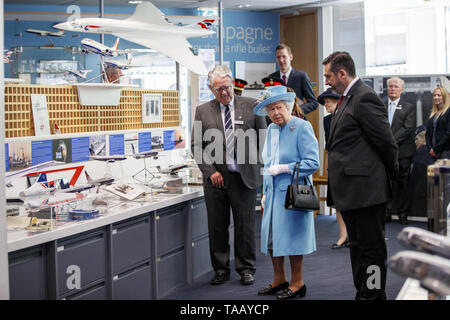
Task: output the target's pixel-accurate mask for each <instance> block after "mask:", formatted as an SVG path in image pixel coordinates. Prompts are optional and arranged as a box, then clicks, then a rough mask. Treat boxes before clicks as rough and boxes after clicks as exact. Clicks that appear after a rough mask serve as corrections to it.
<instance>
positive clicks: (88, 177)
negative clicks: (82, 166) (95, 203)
mask: <svg viewBox="0 0 450 320" xmlns="http://www.w3.org/2000/svg"><path fill="white" fill-rule="evenodd" d="M84 174H85V175H86V181H87V183H92V178H91V176H90V175H89V174H88V173H87V171H86V170H84Z"/></svg>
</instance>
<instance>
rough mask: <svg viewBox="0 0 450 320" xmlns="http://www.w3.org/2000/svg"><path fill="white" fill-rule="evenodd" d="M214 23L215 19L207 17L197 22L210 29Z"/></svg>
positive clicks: (203, 27)
mask: <svg viewBox="0 0 450 320" xmlns="http://www.w3.org/2000/svg"><path fill="white" fill-rule="evenodd" d="M213 23H214V19H205V20H203V21H202V22H198V23H197V24H198V25H199V26H200V27H202V29H209V28H211V26H212V25H213Z"/></svg>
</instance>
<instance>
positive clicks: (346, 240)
mask: <svg viewBox="0 0 450 320" xmlns="http://www.w3.org/2000/svg"><path fill="white" fill-rule="evenodd" d="M347 246H348V239H345V241H344V242H342V243H341V244H338V243H337V242H336V243H333V245H332V246H331V249H340V248H346V247H347Z"/></svg>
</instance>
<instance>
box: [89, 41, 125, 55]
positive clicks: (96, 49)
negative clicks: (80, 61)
mask: <svg viewBox="0 0 450 320" xmlns="http://www.w3.org/2000/svg"><path fill="white" fill-rule="evenodd" d="M81 45H82V47H83V49H81V52H83V53H89V52H92V53H96V54H99V55H102V56H104V57H115V56H117V54H118V52H117V48H118V47H119V38H117V40H116V43H114V46H113V47H108V46H105V45H104V44H101V43H100V42H97V41H95V40H92V39H89V38H84V39H82V40H81Z"/></svg>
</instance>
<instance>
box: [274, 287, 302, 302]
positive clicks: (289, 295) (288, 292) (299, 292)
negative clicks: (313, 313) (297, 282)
mask: <svg viewBox="0 0 450 320" xmlns="http://www.w3.org/2000/svg"><path fill="white" fill-rule="evenodd" d="M305 295H306V285H303V287H301V288H300V289H298V290H297V291H295V292H292V290H291V289H289V288H287V289H285V290H284V291H283V293H282V294H280V295H278V296H277V298H278V299H293V298H295V297H300V298H301V297H304V296H305Z"/></svg>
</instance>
